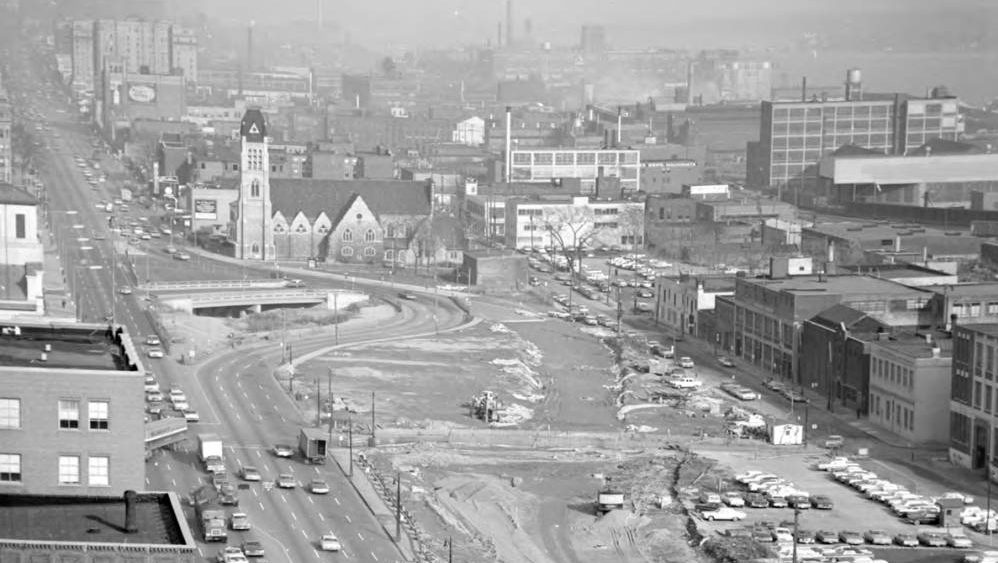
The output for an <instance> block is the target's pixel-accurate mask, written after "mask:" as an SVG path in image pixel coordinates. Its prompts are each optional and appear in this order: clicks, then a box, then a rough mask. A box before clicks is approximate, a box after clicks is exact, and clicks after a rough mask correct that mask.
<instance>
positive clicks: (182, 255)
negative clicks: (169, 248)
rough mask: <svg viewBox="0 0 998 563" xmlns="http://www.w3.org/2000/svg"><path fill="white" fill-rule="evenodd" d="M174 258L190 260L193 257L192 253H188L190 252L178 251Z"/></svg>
mask: <svg viewBox="0 0 998 563" xmlns="http://www.w3.org/2000/svg"><path fill="white" fill-rule="evenodd" d="M173 259H174V260H185V261H186V260H190V259H191V255H190V254H188V253H186V252H178V253H176V254H174V255H173Z"/></svg>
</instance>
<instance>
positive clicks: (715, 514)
mask: <svg viewBox="0 0 998 563" xmlns="http://www.w3.org/2000/svg"><path fill="white" fill-rule="evenodd" d="M700 514H701V515H702V516H703V518H704V520H711V521H713V520H732V521H735V522H737V521H738V520H743V519H744V518H745V513H744V512H742V511H741V510H735V509H734V508H731V507H730V506H719V507H717V508H715V509H713V510H704V511H702V512H701V513H700Z"/></svg>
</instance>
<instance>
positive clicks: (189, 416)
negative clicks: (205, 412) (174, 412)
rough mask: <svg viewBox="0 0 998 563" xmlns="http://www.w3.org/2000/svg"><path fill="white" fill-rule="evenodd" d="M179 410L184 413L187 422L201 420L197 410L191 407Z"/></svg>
mask: <svg viewBox="0 0 998 563" xmlns="http://www.w3.org/2000/svg"><path fill="white" fill-rule="evenodd" d="M181 412H183V413H184V420H186V421H187V422H201V415H200V414H198V411H196V410H193V409H184V410H182V411H181Z"/></svg>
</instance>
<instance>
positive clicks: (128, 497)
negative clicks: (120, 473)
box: [125, 489, 139, 534]
mask: <svg viewBox="0 0 998 563" xmlns="http://www.w3.org/2000/svg"><path fill="white" fill-rule="evenodd" d="M136 497H138V493H136V492H135V491H133V490H131V489H129V490H127V491H125V532H127V533H129V534H134V533H135V532H138V531H139V526H138V524H136V523H135V501H136V500H137V499H136Z"/></svg>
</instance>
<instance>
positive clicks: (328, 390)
mask: <svg viewBox="0 0 998 563" xmlns="http://www.w3.org/2000/svg"><path fill="white" fill-rule="evenodd" d="M326 396H327V400H328V401H329V443H330V444H332V443H333V410H334V409H333V406H334V405H335V403H334V402H333V368H329V383H328V384H327V385H326Z"/></svg>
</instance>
